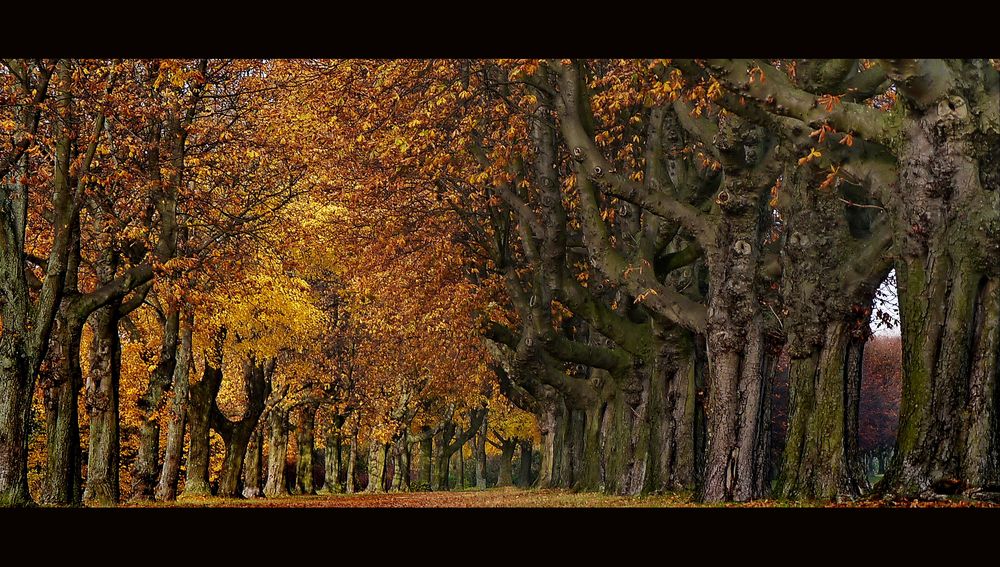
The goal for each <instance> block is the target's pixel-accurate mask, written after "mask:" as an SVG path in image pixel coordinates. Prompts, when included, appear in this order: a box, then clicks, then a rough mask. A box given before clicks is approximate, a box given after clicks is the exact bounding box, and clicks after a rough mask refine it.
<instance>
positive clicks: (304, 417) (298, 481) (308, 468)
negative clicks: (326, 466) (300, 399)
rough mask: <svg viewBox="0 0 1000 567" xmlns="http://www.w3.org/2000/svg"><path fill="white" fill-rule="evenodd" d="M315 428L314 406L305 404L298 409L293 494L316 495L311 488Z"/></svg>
mask: <svg viewBox="0 0 1000 567" xmlns="http://www.w3.org/2000/svg"><path fill="white" fill-rule="evenodd" d="M315 428H316V405H315V404H306V405H303V406H302V407H301V408H299V421H298V425H297V426H296V429H295V432H296V438H297V441H298V443H297V444H298V450H299V455H298V459H297V460H296V461H295V494H316V490H315V489H314V488H313V459H312V457H313V450H314V449H315V436H314V431H315Z"/></svg>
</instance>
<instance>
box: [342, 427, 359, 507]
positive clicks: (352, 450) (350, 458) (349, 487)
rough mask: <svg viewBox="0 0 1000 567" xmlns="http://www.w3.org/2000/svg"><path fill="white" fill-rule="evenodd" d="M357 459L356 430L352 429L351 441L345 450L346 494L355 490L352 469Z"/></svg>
mask: <svg viewBox="0 0 1000 567" xmlns="http://www.w3.org/2000/svg"><path fill="white" fill-rule="evenodd" d="M357 460H358V432H357V431H354V432H353V433H352V434H351V443H350V447H349V448H348V451H347V483H346V484H345V487H344V488H345V490H346V491H347V493H348V494H354V492H355V485H354V483H355V480H354V470H355V464H356V463H357Z"/></svg>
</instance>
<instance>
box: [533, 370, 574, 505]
mask: <svg viewBox="0 0 1000 567" xmlns="http://www.w3.org/2000/svg"><path fill="white" fill-rule="evenodd" d="M544 391H545V392H546V395H545V397H544V398H543V399H541V400H539V406H540V408H541V411H540V415H539V416H538V428H539V430H540V432H541V437H542V441H541V447H540V450H541V453H542V459H541V466H540V468H539V471H538V487H539V488H558V487H560V486H561V485H560V480H561V479H562V478H563V477H564V476H565V475H564V470H563V469H564V468H568V466H569V463H568V462H565V458H564V457H565V446H566V437H567V432H568V431H567V430H568V424H569V419H568V418H567V414H568V413H569V412H568V410H567V408H566V404H565V402H564V401H563V398H562V396H561V395H559V394H558V393H557V392H555V391H554V390H552V389H551V388H545V389H544Z"/></svg>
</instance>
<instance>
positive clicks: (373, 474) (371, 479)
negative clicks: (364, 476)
mask: <svg viewBox="0 0 1000 567" xmlns="http://www.w3.org/2000/svg"><path fill="white" fill-rule="evenodd" d="M388 453H389V444H388V443H382V442H380V441H375V440H372V442H371V446H370V448H369V450H368V486H367V487H366V488H365V492H385V469H386V455H387V454H388Z"/></svg>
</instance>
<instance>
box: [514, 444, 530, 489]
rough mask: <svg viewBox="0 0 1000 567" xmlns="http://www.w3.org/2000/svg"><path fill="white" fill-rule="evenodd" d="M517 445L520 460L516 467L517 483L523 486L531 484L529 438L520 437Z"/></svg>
mask: <svg viewBox="0 0 1000 567" xmlns="http://www.w3.org/2000/svg"><path fill="white" fill-rule="evenodd" d="M518 447H519V448H520V451H519V455H520V462H519V463H518V467H517V485H518V486H520V487H523V488H527V487H529V486H531V480H532V479H531V461H532V459H533V457H532V450H531V440H530V439H522V440H521V441H519V442H518Z"/></svg>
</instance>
